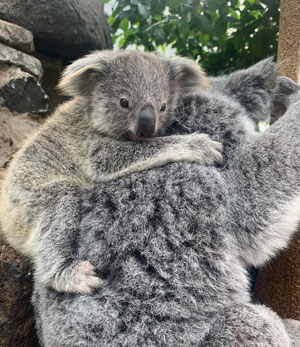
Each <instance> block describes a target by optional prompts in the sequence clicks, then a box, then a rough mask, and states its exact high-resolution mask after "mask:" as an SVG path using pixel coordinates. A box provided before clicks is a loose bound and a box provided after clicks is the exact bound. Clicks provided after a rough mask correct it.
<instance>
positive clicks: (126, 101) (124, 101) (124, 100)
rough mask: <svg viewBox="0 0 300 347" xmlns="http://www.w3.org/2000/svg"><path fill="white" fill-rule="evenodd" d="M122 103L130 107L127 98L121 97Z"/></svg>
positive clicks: (125, 106)
mask: <svg viewBox="0 0 300 347" xmlns="http://www.w3.org/2000/svg"><path fill="white" fill-rule="evenodd" d="M120 105H121V106H122V107H124V108H128V107H129V103H128V100H127V99H125V98H122V99H120Z"/></svg>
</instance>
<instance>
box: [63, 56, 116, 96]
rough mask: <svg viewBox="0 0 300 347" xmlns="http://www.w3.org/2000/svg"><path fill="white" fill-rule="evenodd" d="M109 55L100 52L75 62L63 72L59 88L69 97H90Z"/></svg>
mask: <svg viewBox="0 0 300 347" xmlns="http://www.w3.org/2000/svg"><path fill="white" fill-rule="evenodd" d="M109 54H110V52H109V51H99V52H95V53H92V54H89V55H87V56H85V57H84V58H81V59H78V60H76V61H74V62H73V63H72V64H71V65H69V66H68V67H67V68H66V69H65V71H64V72H63V74H62V77H61V80H60V82H59V84H58V88H59V89H60V90H61V91H62V92H63V93H64V94H66V95H69V96H88V95H90V94H91V92H92V90H93V88H94V87H95V84H96V83H97V79H99V75H100V72H101V70H102V66H103V63H104V62H105V60H106V58H107V56H108V55H109Z"/></svg>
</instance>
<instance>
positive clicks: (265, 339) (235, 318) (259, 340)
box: [201, 304, 293, 347]
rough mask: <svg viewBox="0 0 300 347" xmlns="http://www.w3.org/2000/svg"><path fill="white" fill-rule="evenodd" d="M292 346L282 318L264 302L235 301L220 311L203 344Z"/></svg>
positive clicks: (205, 346) (207, 346) (222, 346)
mask: <svg viewBox="0 0 300 347" xmlns="http://www.w3.org/2000/svg"><path fill="white" fill-rule="evenodd" d="M283 346H284V347H292V346H293V345H292V342H291V338H290V337H289V335H288V332H287V331H286V329H285V326H284V324H283V321H282V320H281V318H279V317H278V316H277V314H276V313H275V312H273V311H272V310H270V309H269V308H267V307H265V306H261V305H253V304H245V305H236V306H232V307H230V308H227V309H225V310H224V311H222V312H220V313H219V314H218V316H217V317H216V318H215V320H214V321H213V323H212V326H211V329H210V331H209V333H208V335H207V336H206V338H205V340H204V341H203V343H202V344H201V347H283Z"/></svg>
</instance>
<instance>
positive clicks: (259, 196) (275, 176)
mask: <svg viewBox="0 0 300 347" xmlns="http://www.w3.org/2000/svg"><path fill="white" fill-rule="evenodd" d="M278 84H279V86H278V88H279V89H280V90H281V94H282V96H283V95H284V92H285V91H286V96H287V97H288V99H289V100H291V101H296V100H299V101H297V102H295V103H294V104H292V105H291V106H290V107H289V108H288V111H287V112H286V113H285V115H283V116H282V117H281V118H280V119H279V120H278V121H277V122H275V123H274V124H273V125H272V126H270V127H269V128H268V129H267V130H266V131H264V132H263V133H262V134H261V135H260V136H257V137H256V138H254V139H251V140H250V141H249V142H248V143H246V144H244V145H243V146H242V147H241V148H240V150H239V152H237V157H236V159H235V160H233V164H232V165H233V166H232V171H231V172H228V175H229V176H230V177H231V178H230V179H231V180H232V179H233V178H234V180H233V181H234V182H235V183H236V189H235V191H238V193H237V194H236V195H235V197H234V199H232V204H233V207H234V210H235V211H238V214H235V215H237V218H236V221H234V222H235V233H236V237H237V239H238V243H239V244H240V246H241V257H242V258H243V259H244V260H245V261H246V262H247V263H248V264H253V265H255V266H257V265H260V264H262V263H263V262H265V261H266V260H267V259H268V258H269V257H270V256H272V255H274V254H275V252H276V251H277V250H278V249H281V248H283V247H285V246H287V244H288V242H289V240H290V239H291V236H292V235H293V233H294V232H295V231H296V229H297V226H298V223H299V221H300V88H299V86H297V85H296V84H295V83H293V82H292V81H291V80H289V79H286V78H281V79H279V80H278ZM291 90H294V92H293V93H290V91H291ZM287 101H288V100H287Z"/></svg>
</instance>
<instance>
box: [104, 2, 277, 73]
mask: <svg viewBox="0 0 300 347" xmlns="http://www.w3.org/2000/svg"><path fill="white" fill-rule="evenodd" d="M104 2H109V0H105V1H104ZM279 2H280V0H261V1H259V0H244V1H242V0H230V1H226V0H201V1H199V0H198V1H196V0H183V1H180V0H141V1H140V0H139V1H138V0H117V1H116V5H115V6H114V9H113V13H112V15H111V16H110V17H109V23H110V25H111V26H112V29H113V40H114V42H118V44H119V48H126V47H127V46H129V45H136V46H141V45H142V46H144V48H145V50H147V51H155V50H157V49H158V48H161V49H162V50H163V51H164V50H165V48H166V46H167V45H171V46H172V47H173V48H175V49H176V53H177V54H179V55H183V56H188V57H191V58H193V59H195V60H199V62H200V63H201V65H202V66H203V68H204V69H205V70H206V71H207V73H209V74H210V75H213V74H215V75H217V74H220V73H228V72H230V71H232V70H235V69H238V68H244V67H247V66H249V65H251V64H254V63H256V62H257V61H259V60H261V59H263V58H265V57H268V56H271V55H274V56H276V51H277V39H278V22H279Z"/></svg>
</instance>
